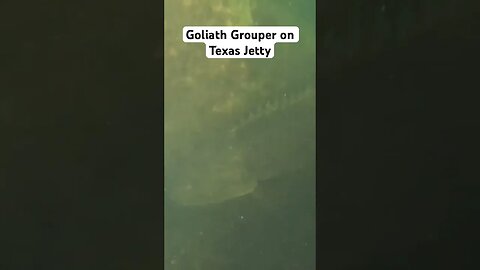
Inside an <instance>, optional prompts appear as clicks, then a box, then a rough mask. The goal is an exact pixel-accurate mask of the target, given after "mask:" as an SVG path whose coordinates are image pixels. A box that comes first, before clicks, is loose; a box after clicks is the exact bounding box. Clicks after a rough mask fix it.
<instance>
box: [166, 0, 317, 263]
mask: <svg viewBox="0 0 480 270" xmlns="http://www.w3.org/2000/svg"><path fill="white" fill-rule="evenodd" d="M185 25H267V26H268V25H297V26H299V27H300V42H299V43H298V44H277V45H276V47H275V58H274V59H256V60H252V59H207V58H206V57H205V48H204V45H203V44H184V43H183V42H182V40H181V33H182V27H183V26H185ZM164 55H165V175H166V178H165V198H166V199H165V268H166V269H169V270H176V269H178V270H199V269H208V270H217V269H225V270H230V269H231V270H237V269H238V270H240V269H252V270H256V269H262V270H265V269H290V270H293V269H302V270H308V269H315V165H314V163H315V1H313V0H302V1H283V0H282V1H272V0H268V1H266V0H251V1H240V0H229V1H221V0H213V1H207V0H182V1H175V0H167V1H166V2H165V54H164Z"/></svg>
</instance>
